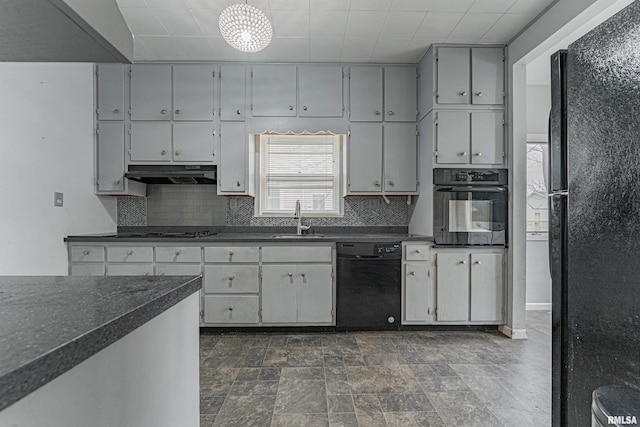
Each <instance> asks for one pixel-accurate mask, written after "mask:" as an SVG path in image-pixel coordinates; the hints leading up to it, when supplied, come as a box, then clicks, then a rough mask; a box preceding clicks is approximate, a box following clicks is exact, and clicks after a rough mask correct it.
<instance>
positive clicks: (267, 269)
mask: <svg viewBox="0 0 640 427" xmlns="http://www.w3.org/2000/svg"><path fill="white" fill-rule="evenodd" d="M296 274H297V270H296V266H295V264H286V265H285V264H274V265H263V266H262V321H263V322H265V323H295V321H296V317H297V313H296V312H297V304H296V283H295V280H296Z"/></svg>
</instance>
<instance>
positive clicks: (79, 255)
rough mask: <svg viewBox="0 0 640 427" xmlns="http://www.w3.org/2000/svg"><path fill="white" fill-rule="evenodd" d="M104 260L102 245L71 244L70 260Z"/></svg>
mask: <svg viewBox="0 0 640 427" xmlns="http://www.w3.org/2000/svg"><path fill="white" fill-rule="evenodd" d="M101 261H104V247H103V246H71V262H101Z"/></svg>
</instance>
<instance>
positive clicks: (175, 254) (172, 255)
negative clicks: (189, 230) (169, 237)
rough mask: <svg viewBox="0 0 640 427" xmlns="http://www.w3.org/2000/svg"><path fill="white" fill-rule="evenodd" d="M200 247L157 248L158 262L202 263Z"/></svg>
mask: <svg viewBox="0 0 640 427" xmlns="http://www.w3.org/2000/svg"><path fill="white" fill-rule="evenodd" d="M201 252H202V249H201V248H200V247H178V246H156V262H200V260H201Z"/></svg>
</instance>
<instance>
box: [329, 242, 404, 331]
mask: <svg viewBox="0 0 640 427" xmlns="http://www.w3.org/2000/svg"><path fill="white" fill-rule="evenodd" d="M337 258H338V260H337V261H338V275H337V278H336V282H337V283H336V288H337V290H336V294H337V296H336V305H337V312H336V327H337V329H339V330H381V329H399V327H400V283H401V273H400V271H401V260H402V245H401V244H400V243H371V242H367V243H363V242H353V243H351V242H338V243H337Z"/></svg>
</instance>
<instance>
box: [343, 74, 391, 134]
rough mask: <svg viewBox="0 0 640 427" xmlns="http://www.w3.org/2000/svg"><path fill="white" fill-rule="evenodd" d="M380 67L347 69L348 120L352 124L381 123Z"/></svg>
mask: <svg viewBox="0 0 640 427" xmlns="http://www.w3.org/2000/svg"><path fill="white" fill-rule="evenodd" d="M382 109H383V104H382V67H377V66H362V67H351V68H350V69H349V118H350V120H351V121H352V122H381V121H382Z"/></svg>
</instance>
